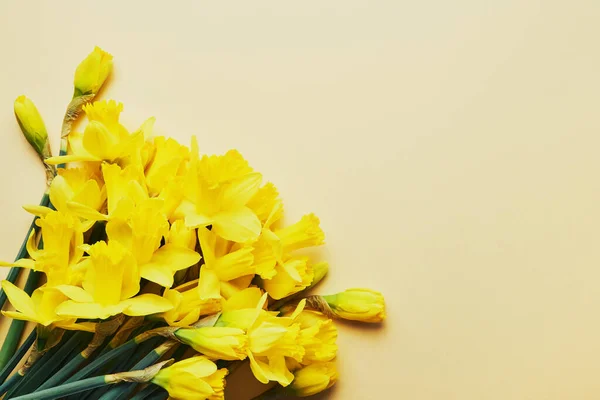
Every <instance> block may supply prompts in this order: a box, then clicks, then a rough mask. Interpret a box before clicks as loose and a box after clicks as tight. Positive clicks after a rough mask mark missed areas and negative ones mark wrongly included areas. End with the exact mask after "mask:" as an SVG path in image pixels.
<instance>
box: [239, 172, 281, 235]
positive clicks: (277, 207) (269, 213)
mask: <svg viewBox="0 0 600 400" xmlns="http://www.w3.org/2000/svg"><path fill="white" fill-rule="evenodd" d="M247 205H248V208H250V209H251V210H252V211H254V214H256V216H257V217H258V219H259V220H260V222H261V223H262V224H263V226H266V227H267V228H268V227H270V225H271V224H273V223H274V222H276V221H278V220H280V219H281V217H282V216H283V202H282V201H281V199H280V198H279V192H278V191H277V188H276V187H275V185H273V184H272V183H271V182H269V183H267V184H266V185H264V186H263V187H261V188H260V189H258V191H257V192H256V194H255V195H254V196H252V198H251V199H250V200H249V201H248V204H247Z"/></svg>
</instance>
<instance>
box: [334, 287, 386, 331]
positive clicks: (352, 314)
mask: <svg viewBox="0 0 600 400" xmlns="http://www.w3.org/2000/svg"><path fill="white" fill-rule="evenodd" d="M323 298H324V299H325V301H326V302H327V304H329V307H331V310H332V311H333V313H334V314H335V315H336V316H338V317H340V318H343V319H348V320H353V321H361V322H372V323H377V322H381V321H383V320H384V319H385V301H384V299H383V295H382V294H381V293H379V292H376V291H374V290H370V289H348V290H346V291H344V292H341V293H338V294H333V295H330V296H323Z"/></svg>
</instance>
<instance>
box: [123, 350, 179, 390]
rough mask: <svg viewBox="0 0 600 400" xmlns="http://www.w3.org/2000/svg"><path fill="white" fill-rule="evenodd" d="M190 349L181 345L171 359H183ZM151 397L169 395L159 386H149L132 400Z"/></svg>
mask: <svg viewBox="0 0 600 400" xmlns="http://www.w3.org/2000/svg"><path fill="white" fill-rule="evenodd" d="M188 349H189V347H188V346H186V345H184V344H180V345H179V346H177V349H176V350H175V351H174V352H173V354H172V355H171V356H170V357H171V358H172V359H174V360H176V361H177V360H179V359H180V358H181V357H183V355H184V354H185V352H186V351H187V350H188ZM155 392H158V393H155ZM151 395H154V396H157V395H159V396H161V397H162V396H163V395H165V396H168V393H167V392H166V391H165V390H164V389H163V388H161V387H160V386H158V385H153V384H149V385H148V386H146V387H145V388H144V389H143V390H141V391H140V392H138V393H137V394H136V395H135V396H133V397H132V398H131V400H143V399H149V398H150V396H151ZM165 398H166V397H165Z"/></svg>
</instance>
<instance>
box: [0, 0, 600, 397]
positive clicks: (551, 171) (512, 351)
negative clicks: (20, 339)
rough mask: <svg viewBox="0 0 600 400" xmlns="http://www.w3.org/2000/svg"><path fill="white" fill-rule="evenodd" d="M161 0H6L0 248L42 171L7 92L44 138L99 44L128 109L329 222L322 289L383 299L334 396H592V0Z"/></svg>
mask: <svg viewBox="0 0 600 400" xmlns="http://www.w3.org/2000/svg"><path fill="white" fill-rule="evenodd" d="M169 3H170V5H166V4H164V3H163V4H162V5H160V6H159V5H158V2H149V1H148V2H141V1H123V0H121V1H112V0H111V1H102V2H91V1H60V2H50V1H47V2H46V1H37V2H36V1H27V2H16V1H13V2H9V1H5V2H1V3H0V49H1V53H0V60H1V62H0V126H1V127H2V128H1V131H0V183H1V185H2V186H1V187H2V189H1V193H2V196H1V200H0V201H1V207H2V208H1V216H2V219H1V224H0V258H2V259H11V258H12V257H14V254H15V253H16V250H17V249H18V246H19V244H20V243H21V240H22V238H23V236H24V235H25V232H26V229H27V226H28V224H29V221H30V219H31V218H30V216H28V215H27V214H26V213H25V212H24V211H23V210H22V209H21V208H20V206H21V204H24V203H37V202H38V200H39V197H40V195H41V193H42V191H43V188H44V173H43V169H42V168H41V166H40V165H39V163H38V161H37V160H36V157H35V156H34V154H33V153H32V151H30V149H29V148H28V145H27V143H26V142H25V141H24V140H23V139H22V138H21V137H20V136H19V131H18V126H17V124H16V123H15V121H14V117H13V114H12V103H13V100H14V98H15V97H17V96H18V95H20V94H22V93H23V94H26V95H27V96H29V97H31V98H32V99H33V100H34V101H35V102H36V104H37V105H38V107H39V109H40V111H41V113H42V115H43V116H44V118H45V120H46V123H47V125H48V127H49V129H50V130H51V132H52V134H53V140H54V142H53V148H54V149H57V148H58V130H59V127H60V121H61V118H62V115H63V112H64V109H65V106H66V104H67V103H68V101H69V99H70V96H71V90H72V89H71V87H72V74H73V71H74V68H75V66H76V65H77V63H78V62H79V61H80V60H81V59H82V58H83V57H84V56H85V55H86V54H87V53H88V52H89V51H90V50H91V49H92V47H93V45H96V44H97V45H100V46H102V47H103V48H105V49H106V50H108V51H110V52H112V53H113V54H114V57H115V66H116V67H115V73H114V78H113V79H112V82H111V84H110V87H109V88H108V89H107V90H106V91H105V92H104V93H103V96H104V98H114V99H117V100H119V101H122V102H123V103H124V104H125V113H124V116H123V118H124V120H125V122H126V124H127V125H129V126H130V127H131V128H135V127H136V126H137V124H139V123H141V122H142V121H143V120H144V119H145V118H146V117H148V116H156V117H157V127H158V130H159V131H160V132H164V133H165V134H168V135H171V136H173V137H175V138H177V139H180V140H182V141H187V140H188V139H189V137H190V136H191V135H192V134H196V135H198V138H199V142H200V145H201V150H202V151H204V152H208V153H212V152H224V151H225V150H227V149H229V148H232V147H236V148H238V149H239V150H240V151H241V152H242V153H243V154H244V155H245V156H246V157H247V158H248V159H249V160H250V162H251V164H252V165H253V166H254V167H255V168H256V169H258V170H260V171H262V172H263V173H264V175H265V177H266V178H267V179H268V180H271V181H273V182H275V183H276V184H277V186H278V187H279V189H280V191H281V194H282V196H283V198H284V200H285V202H286V208H287V211H288V220H289V221H292V220H294V219H296V218H298V217H299V216H300V215H302V214H303V213H306V212H311V211H313V212H315V213H317V214H318V215H319V216H320V217H321V219H322V226H323V228H324V230H325V232H326V234H327V246H326V247H325V248H324V250H323V251H322V252H321V255H322V256H323V257H324V258H326V259H328V260H329V261H330V262H331V269H332V270H331V274H330V276H329V278H328V279H327V281H326V282H324V284H322V286H321V287H320V291H321V292H323V293H325V292H327V293H329V292H335V291H339V290H342V289H344V288H346V287H352V286H366V287H372V288H376V289H379V290H381V291H382V292H383V293H384V294H385V296H386V298H387V301H388V308H389V319H388V321H387V322H386V323H385V325H384V326H383V327H381V328H374V327H359V326H353V325H349V324H346V325H341V327H340V338H339V346H340V355H339V367H340V370H341V379H340V382H339V385H338V386H337V387H336V389H335V390H334V391H333V392H331V394H329V395H327V396H324V398H325V397H326V398H331V399H340V400H341V399H344V400H346V399H410V400H441V399H443V400H450V399H457V400H458V399H460V400H465V399H467V400H471V399H473V400H475V399H493V400H496V399H497V400H506V399H514V400H520V399H536V400H537V399H548V400H554V399H557V400H558V399H561V400H562V399H597V398H598V397H599V396H600V379H598V371H599V369H600V290H599V287H600V268H599V266H600V246H599V245H598V241H599V235H600V177H599V172H600V157H599V156H598V153H599V152H600V135H599V132H600V118H599V116H600V114H599V113H598V108H599V105H600V104H599V96H600V54H599V50H598V49H599V45H598V38H599V37H600V24H598V21H599V18H600V5H599V3H598V2H597V1H579V0H574V1H568V2H567V1H541V0H514V1H481V0H472V1H471V0H455V1H442V0H438V1H421V2H416V1H389V2H384V1H354V0H345V1H295V2H293V1H245V2H191V1H177V2H169ZM217 3H218V4H217ZM2 273H4V272H2ZM230 387H233V384H231V385H230ZM233 391H234V392H237V396H235V395H234V396H231V397H230V399H234V400H237V399H239V400H242V399H245V398H246V397H244V395H243V394H241V393H242V391H240V390H235V389H234V390H233Z"/></svg>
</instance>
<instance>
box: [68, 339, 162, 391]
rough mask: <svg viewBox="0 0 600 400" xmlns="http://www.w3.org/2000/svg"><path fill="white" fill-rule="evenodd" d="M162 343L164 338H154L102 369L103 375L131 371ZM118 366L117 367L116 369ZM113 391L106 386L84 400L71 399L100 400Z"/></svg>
mask: <svg viewBox="0 0 600 400" xmlns="http://www.w3.org/2000/svg"><path fill="white" fill-rule="evenodd" d="M160 341H164V338H161V337H154V338H152V339H149V340H147V341H145V342H144V343H142V344H140V346H139V347H138V348H136V349H135V353H134V354H129V353H127V354H123V355H121V356H120V357H119V358H118V359H116V360H113V361H116V362H114V363H112V364H110V365H108V367H105V368H102V369H101V370H100V371H101V374H108V373H111V372H121V371H129V370H130V369H131V368H132V367H133V366H134V365H136V364H137V363H138V362H139V361H140V360H141V359H142V358H144V357H145V356H146V354H148V353H149V352H150V351H152V350H153V349H154V348H156V346H158V345H159V342H160ZM115 365H116V367H115ZM109 390H111V387H110V386H104V387H100V388H97V389H95V390H93V391H91V392H89V393H88V394H87V396H85V397H84V398H83V399H81V398H80V399H74V398H73V399H71V400H98V399H100V398H102V396H104V394H105V393H106V392H108V391H109Z"/></svg>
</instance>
